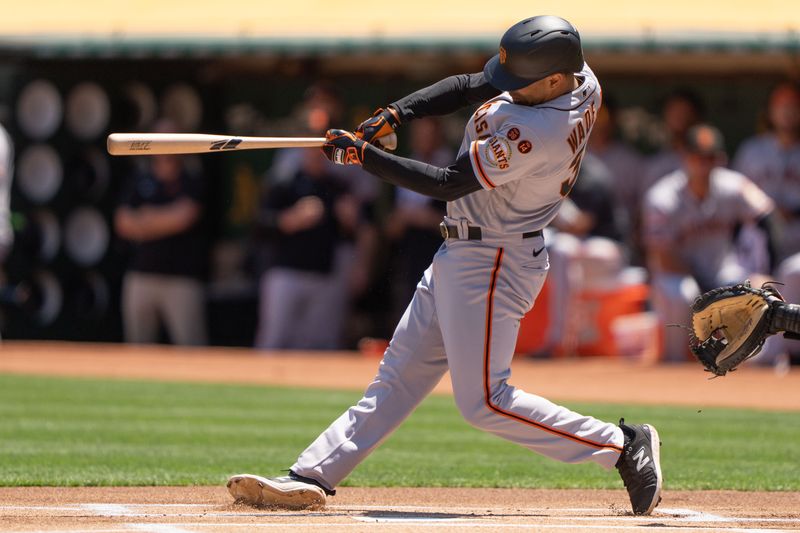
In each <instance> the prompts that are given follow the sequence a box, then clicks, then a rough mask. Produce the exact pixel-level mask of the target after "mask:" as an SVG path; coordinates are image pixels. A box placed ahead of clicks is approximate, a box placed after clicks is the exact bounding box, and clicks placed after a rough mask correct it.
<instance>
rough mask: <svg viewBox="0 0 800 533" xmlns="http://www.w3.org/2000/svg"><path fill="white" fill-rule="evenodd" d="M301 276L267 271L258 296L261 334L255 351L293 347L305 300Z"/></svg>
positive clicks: (274, 270) (281, 270)
mask: <svg viewBox="0 0 800 533" xmlns="http://www.w3.org/2000/svg"><path fill="white" fill-rule="evenodd" d="M298 274H301V273H297V272H294V271H292V270H289V269H286V268H273V269H270V270H268V271H267V272H266V273H265V274H264V275H263V276H262V278H261V287H260V295H259V299H260V302H259V318H258V321H259V325H258V328H259V333H258V338H257V340H256V348H260V349H262V350H279V349H286V348H289V347H290V342H291V340H292V335H293V334H294V332H295V330H296V328H298V327H301V325H300V324H298V323H297V322H298V320H297V315H298V307H299V306H300V299H301V297H302V291H303V283H302V279H301V276H300V275H298Z"/></svg>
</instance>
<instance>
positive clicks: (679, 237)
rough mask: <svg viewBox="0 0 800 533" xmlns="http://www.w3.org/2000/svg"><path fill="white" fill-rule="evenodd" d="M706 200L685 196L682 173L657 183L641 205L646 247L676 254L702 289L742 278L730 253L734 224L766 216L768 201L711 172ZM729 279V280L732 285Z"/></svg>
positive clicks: (725, 173)
mask: <svg viewBox="0 0 800 533" xmlns="http://www.w3.org/2000/svg"><path fill="white" fill-rule="evenodd" d="M709 179H710V180H711V184H710V189H709V193H708V195H707V196H706V197H705V198H704V199H702V200H698V199H697V198H696V197H695V196H694V195H693V194H692V193H691V192H690V191H689V190H688V185H687V184H688V179H687V176H686V172H685V171H684V170H683V169H680V170H676V171H675V172H673V173H672V174H668V175H667V176H665V177H664V178H662V179H661V180H659V181H658V182H657V183H656V184H655V185H654V186H653V187H652V188H651V189H650V190H649V191H648V193H647V195H646V197H645V202H644V208H643V209H644V239H645V242H646V244H647V245H648V246H654V247H661V248H668V249H669V250H671V252H672V253H675V254H678V255H679V256H680V258H681V259H682V260H683V261H684V263H685V264H686V265H687V266H688V267H689V269H690V271H691V273H692V275H693V276H694V277H695V278H696V279H697V281H698V283H699V284H700V286H701V287H702V288H704V289H706V290H707V289H711V288H713V287H717V286H718V285H722V284H725V283H730V282H732V281H735V280H738V281H741V277H743V276H746V275H748V274H749V272H746V271H745V270H744V269H743V268H742V265H740V264H739V262H738V259H737V257H736V254H735V250H734V243H733V232H734V227H735V226H736V225H737V224H747V223H748V222H753V221H755V220H757V219H758V218H760V217H762V216H764V215H766V214H767V213H769V212H770V211H771V210H772V207H773V203H772V201H771V200H770V199H769V198H768V197H767V196H766V195H765V194H764V192H763V191H761V189H759V188H758V187H757V186H756V185H754V184H753V182H751V181H750V180H749V179H747V178H746V177H745V176H744V175H742V174H740V173H738V172H734V171H732V170H728V169H726V168H722V167H717V168H715V169H714V170H712V171H711V176H710V178H709ZM732 278H733V279H732Z"/></svg>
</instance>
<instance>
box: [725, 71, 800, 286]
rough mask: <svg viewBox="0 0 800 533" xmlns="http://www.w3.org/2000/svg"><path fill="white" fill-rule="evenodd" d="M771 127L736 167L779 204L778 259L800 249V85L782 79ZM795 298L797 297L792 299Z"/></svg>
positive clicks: (749, 144)
mask: <svg viewBox="0 0 800 533" xmlns="http://www.w3.org/2000/svg"><path fill="white" fill-rule="evenodd" d="M767 120H768V125H769V131H767V132H765V133H762V134H760V135H756V136H755V137H751V138H750V139H747V140H746V141H744V142H743V143H742V145H741V147H740V148H739V151H738V152H737V153H736V157H735V158H734V160H733V169H735V170H737V171H739V172H741V173H742V174H744V175H745V176H747V177H749V178H750V179H751V180H753V182H754V183H755V184H756V185H758V186H759V187H760V188H761V189H762V190H763V191H764V192H766V193H767V195H768V196H769V197H770V198H772V200H773V201H774V202H775V205H776V207H777V213H778V215H779V216H778V220H779V223H780V229H781V232H780V233H781V239H780V242H779V243H778V248H777V253H778V257H777V259H778V260H779V261H780V260H783V259H786V258H787V257H789V256H790V255H793V254H795V253H797V252H800V87H798V85H796V84H794V83H788V82H785V83H781V84H780V85H778V86H777V87H775V88H774V89H773V90H772V92H771V94H770V96H769V102H768V106H767ZM792 301H794V300H792Z"/></svg>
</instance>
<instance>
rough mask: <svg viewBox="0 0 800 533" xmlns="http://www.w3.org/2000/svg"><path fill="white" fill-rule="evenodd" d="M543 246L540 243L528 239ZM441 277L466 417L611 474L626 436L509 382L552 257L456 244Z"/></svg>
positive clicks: (444, 320)
mask: <svg viewBox="0 0 800 533" xmlns="http://www.w3.org/2000/svg"><path fill="white" fill-rule="evenodd" d="M531 240H536V241H540V242H541V240H540V239H531ZM449 251H450V252H453V253H448V254H446V258H445V260H443V261H442V268H441V270H440V272H439V273H440V276H438V277H437V278H436V280H435V281H436V283H437V292H436V305H437V312H438V314H439V319H440V323H441V327H442V335H443V337H444V342H445V347H446V350H447V354H448V361H449V367H450V375H451V378H452V381H453V391H454V394H455V399H456V404H457V405H458V408H459V410H460V411H461V413H462V414H463V415H464V417H465V418H466V419H467V420H468V421H469V422H470V423H471V424H473V425H475V426H477V427H479V428H480V429H483V430H486V431H489V432H491V433H494V434H496V435H498V436H500V437H503V438H506V439H508V440H511V441H513V442H516V443H518V444H521V445H523V446H526V447H528V448H530V449H532V450H534V451H536V452H539V453H541V454H543V455H546V456H548V457H551V458H553V459H557V460H560V461H564V462H582V461H594V462H597V463H599V464H601V465H602V466H604V467H606V468H611V467H612V466H614V464H615V463H616V462H617V459H619V453H620V451H621V448H622V442H623V435H622V431H621V430H620V429H619V427H617V426H616V425H614V424H609V423H605V422H601V421H599V420H596V419H594V418H592V417H588V416H582V415H579V414H577V413H574V412H572V411H570V410H569V409H566V408H564V407H561V406H558V405H556V404H554V403H552V402H550V401H548V400H546V399H544V398H542V397H540V396H536V395H533V394H528V393H525V392H523V391H522V390H520V389H517V388H515V387H513V386H511V385H509V384H508V383H507V381H506V380H507V379H508V378H509V377H510V375H511V370H510V367H511V359H512V357H513V355H514V346H515V344H516V339H517V332H518V328H519V321H520V320H521V318H522V317H523V316H524V315H525V313H526V312H527V311H528V310H529V309H530V308H531V307H532V305H533V301H534V300H535V298H536V295H537V294H538V292H539V290H540V289H541V286H542V284H543V283H544V279H545V276H546V273H547V257H544V256H546V254H542V257H538V258H534V257H532V256H531V254H530V251H529V250H527V247H524V246H519V245H518V246H516V247H506V248H505V249H501V248H491V247H485V246H476V245H472V244H462V243H457V245H456V247H451V249H450V250H449Z"/></svg>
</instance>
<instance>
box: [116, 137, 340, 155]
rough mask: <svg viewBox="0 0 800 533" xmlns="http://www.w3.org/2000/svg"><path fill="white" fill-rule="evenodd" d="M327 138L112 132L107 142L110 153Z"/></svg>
mask: <svg viewBox="0 0 800 533" xmlns="http://www.w3.org/2000/svg"><path fill="white" fill-rule="evenodd" d="M323 144H325V138H324V137H236V136H232V135H208V134H202V133H112V134H111V135H109V136H108V139H107V142H106V145H107V149H108V153H109V154H111V155H159V154H201V153H209V152H211V153H213V152H226V151H231V150H258V149H269V148H315V147H317V148H318V147H320V146H322V145H323Z"/></svg>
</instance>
